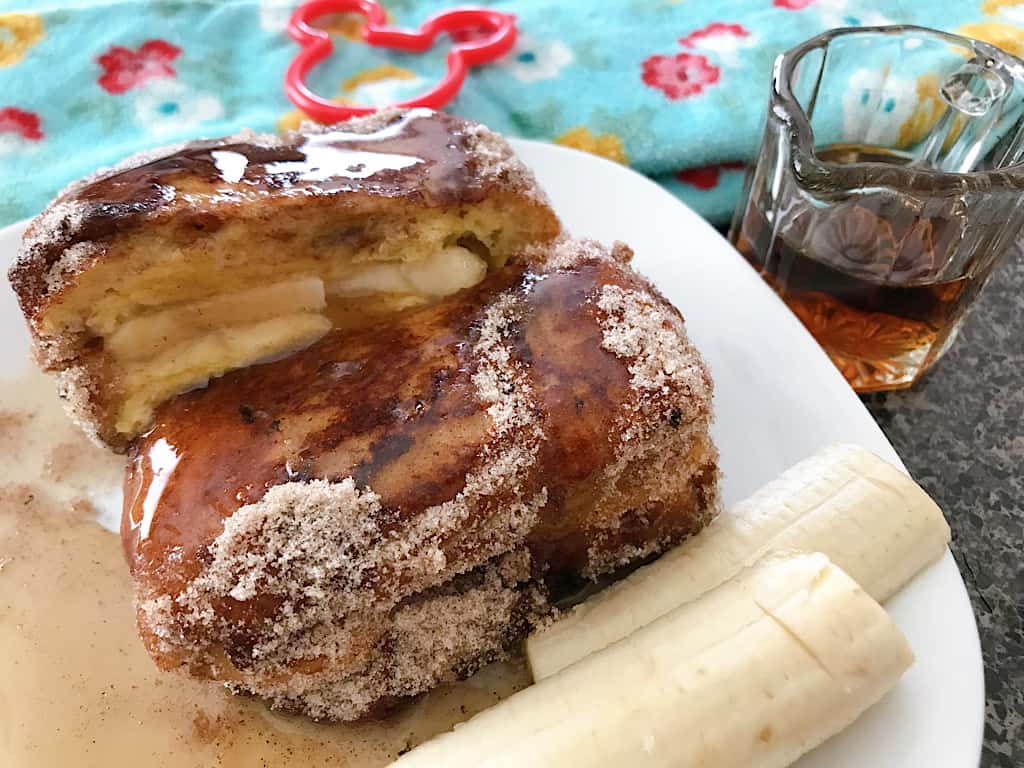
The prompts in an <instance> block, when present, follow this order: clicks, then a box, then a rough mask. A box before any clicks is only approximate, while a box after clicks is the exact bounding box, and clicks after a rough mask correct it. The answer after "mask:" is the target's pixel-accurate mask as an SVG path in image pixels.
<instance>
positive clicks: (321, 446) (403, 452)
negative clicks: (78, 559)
mask: <svg viewBox="0 0 1024 768" xmlns="http://www.w3.org/2000/svg"><path fill="white" fill-rule="evenodd" d="M627 259H628V251H627V249H624V248H618V249H617V250H615V251H614V252H613V253H609V252H608V251H607V250H605V249H603V248H601V247H599V246H597V245H596V244H593V243H581V242H573V241H568V242H563V243H562V244H560V245H559V246H558V248H557V249H556V250H555V251H554V253H548V252H546V251H543V250H541V249H538V251H537V253H535V254H534V255H533V257H532V258H530V257H525V258H523V259H520V260H518V261H516V262H514V263H512V264H509V265H508V266H506V267H505V268H504V269H503V270H501V271H499V272H497V273H494V274H491V275H490V276H488V277H487V278H485V280H484V281H483V282H482V283H480V284H479V285H477V286H475V287H473V288H469V289H466V290H463V291H461V292H459V293H457V294H455V295H453V296H450V297H448V298H446V299H444V300H442V301H441V302H439V303H438V304H436V305H434V306H430V307H426V308H423V309H420V310H417V311H412V312H407V313H404V314H402V315H399V316H397V317H395V318H393V319H391V320H390V321H388V322H382V323H379V324H377V325H373V326H369V327H365V328H361V329H354V330H347V331H345V332H338V331H335V332H332V333H329V334H328V335H327V336H325V337H324V338H323V339H321V340H320V341H319V342H317V343H316V344H314V345H313V346H311V347H309V348H308V349H305V350H303V351H301V352H298V353H296V354H294V355H292V356H291V357H289V358H286V359H284V360H281V361H278V362H274V363H269V364H266V365H260V366H254V367H251V368H247V369H244V370H240V371H235V372H233V373H229V374H227V375H226V376H224V377H223V378H221V379H219V380H217V381H215V382H212V383H211V384H210V386H209V387H208V388H206V389H204V390H200V391H195V392H190V393H187V394H184V395H181V396H179V397H178V398H176V399H175V400H173V401H171V402H169V403H167V404H165V405H163V406H162V407H161V408H159V409H158V412H157V418H156V422H155V426H154V428H153V429H152V430H151V431H150V432H149V433H148V434H146V435H145V436H143V437H142V438H140V439H138V440H137V441H136V442H135V443H134V444H133V446H132V449H131V453H130V463H129V471H128V474H127V477H126V485H125V514H124V518H123V522H122V537H123V541H124V545H125V550H126V554H127V557H128V560H129V563H130V564H131V568H132V571H133V574H134V577H135V581H136V585H137V590H138V597H139V606H140V613H139V620H140V629H141V631H142V634H143V637H144V639H145V640H146V642H147V645H148V647H149V648H150V650H151V652H152V653H153V654H154V655H155V656H156V657H157V658H158V660H160V661H161V662H162V663H163V664H165V665H168V666H174V665H177V664H187V665H189V666H191V667H192V668H193V670H194V671H196V672H197V673H199V674H206V675H212V676H215V677H222V678H226V679H231V680H235V681H236V682H239V681H240V682H239V684H240V685H241V686H242V687H244V688H246V689H248V690H253V691H255V692H257V693H260V694H262V695H266V696H269V697H270V698H271V699H272V700H275V701H277V702H278V703H284V704H285V705H287V706H292V707H298V708H300V709H304V710H305V711H309V712H311V713H313V714H315V715H317V716H324V717H335V718H337V717H341V718H346V719H347V718H350V717H353V716H358V714H359V713H360V712H361V711H365V709H366V707H369V706H370V705H369V704H365V702H364V704H365V706H364V707H363V709H360V706H359V705H356V704H354V703H353V700H354V699H353V698H352V697H351V696H350V697H349V698H346V696H347V695H348V694H347V693H346V691H347V689H348V687H350V686H351V685H354V683H353V681H354V680H356V679H357V678H358V674H357V671H358V670H359V669H362V668H365V667H366V666H367V665H371V666H372V665H373V664H374V663H375V662H374V660H375V659H378V658H379V654H380V653H381V652H382V651H381V648H382V646H381V645H380V642H381V641H380V637H379V636H378V635H376V634H375V633H374V632H373V631H370V630H369V629H367V627H369V626H376V627H380V628H384V627H386V626H389V622H390V621H392V620H393V617H394V615H395V614H394V612H395V611H397V610H400V609H401V606H403V605H405V604H406V602H407V601H409V600H418V599H419V598H418V597H417V596H418V595H421V594H424V593H425V591H429V590H432V589H437V588H441V587H443V585H445V584H446V583H449V582H450V581H451V580H452V579H453V578H454V577H456V576H457V575H458V574H463V573H470V572H474V571H475V570H476V569H480V568H487V567H489V566H488V563H493V562H495V559H496V558H501V557H502V556H505V555H506V554H507V553H511V552H523V553H524V554H525V555H526V556H527V557H528V567H527V568H526V571H527V572H528V573H529V575H528V576H523V575H522V572H520V575H519V576H518V577H517V579H526V581H525V582H522V581H517V580H516V579H513V580H512V581H511V582H509V583H510V584H525V583H527V582H532V583H539V581H540V580H543V581H546V582H547V583H548V584H551V585H555V586H556V587H557V585H558V584H559V583H560V582H562V581H563V580H565V579H567V578H572V577H574V576H578V575H580V574H583V575H585V576H595V575H597V574H600V573H604V572H608V571H610V570H613V569H614V568H616V567H618V566H620V565H623V564H626V563H628V562H631V561H634V560H636V559H637V558H640V557H644V556H646V555H648V554H651V553H654V552H659V551H661V550H662V549H663V548H664V547H666V546H667V545H668V544H670V543H671V542H674V541H678V540H679V539H681V538H682V537H684V536H686V535H688V534H690V533H693V532H695V531H696V530H698V529H700V528H701V527H702V526H703V525H704V524H705V523H706V522H707V521H708V520H709V519H710V517H711V516H712V515H713V514H714V512H715V510H716V508H717V504H718V492H717V479H718V476H717V452H716V450H715V448H714V446H713V444H712V443H711V441H710V438H709V436H708V431H707V430H708V425H709V423H710V420H711V381H710V378H709V376H708V373H707V370H706V368H705V367H704V365H703V363H702V362H701V359H700V357H699V355H698V353H697V352H696V350H695V349H694V348H693V347H692V345H690V343H689V342H688V341H687V339H686V335H685V331H684V329H683V323H682V318H681V317H680V315H679V313H678V312H677V311H676V310H675V309H674V308H673V307H672V306H671V305H670V304H668V302H667V301H665V299H664V298H662V297H661V296H660V295H659V294H658V293H657V292H656V291H655V290H654V289H653V288H652V287H651V286H650V285H649V284H648V283H647V282H646V281H645V280H644V279H643V278H641V277H640V276H638V275H637V274H636V273H634V272H633V271H632V270H631V269H630V268H629V267H628V266H627V265H626V263H625V261H626V260H627ZM303 541H307V542H308V547H306V546H304V545H303V544H302V542H303ZM520 588H521V587H516V589H520ZM314 593H315V594H318V595H322V597H321V598H320V599H319V600H318V602H317V604H316V607H315V609H314V608H313V607H311V606H310V605H308V604H307V603H306V602H305V598H304V597H303V595H307V594H314ZM531 599H533V598H531ZM283 617H286V618H283ZM389 617H391V618H389ZM280 626H286V627H289V629H288V630H287V631H288V632H289V633H292V634H291V635H290V639H289V642H288V643H287V644H285V645H279V644H278V642H277V639H275V638H278V639H279V637H280V634H279V633H280V630H279V629H274V628H275V627H280ZM517 626H519V630H517V631H516V632H511V633H505V634H504V635H503V637H504V641H505V642H507V641H508V640H509V638H510V637H511V638H512V639H514V637H516V636H518V635H519V634H521V632H522V631H525V626H526V624H525V623H524V622H520V624H519V625H517ZM381 631H383V629H382V630H381ZM459 631H460V632H462V633H468V635H469V636H472V635H473V633H474V631H476V630H474V628H473V626H470V625H467V626H464V627H462V628H461V629H460V630H459ZM488 631H491V632H492V633H493V628H491V629H490V630H488ZM275 632H277V633H278V634H277V635H275V634H274V633H275ZM498 634H501V633H498ZM312 636H316V637H317V638H319V640H318V642H317V643H313V644H309V643H305V640H304V639H308V638H309V637H312ZM341 636H343V638H344V639H343V640H338V639H337V638H338V637H341ZM488 636H490V635H488ZM325 637H333V638H334V640H332V641H331V642H326V641H324V638H325ZM356 638H358V639H356ZM492 645H493V644H492ZM254 649H255V650H254ZM479 652H480V649H479V648H477V649H476V652H475V653H476V655H474V654H468V656H467V657H466V658H453V659H451V660H450V663H451V666H452V668H455V667H457V666H458V665H459V664H462V665H464V666H465V668H467V669H470V668H473V666H474V662H473V660H474V659H476V658H477V656H479ZM491 652H496V649H495V648H494V647H491ZM296 670H303V671H304V672H303V673H302V674H307V677H304V678H302V680H303V682H302V686H305V687H302V686H300V687H301V691H296V690H294V689H291V688H289V687H288V686H289V685H290V684H293V683H294V682H295V679H296V678H297V677H301V675H299V674H297V672H296ZM339 670H342V671H339ZM318 676H319V681H317V678H318ZM438 679H440V678H438ZM285 681H287V682H285ZM346 681H347V682H346ZM435 682H436V680H435ZM420 683H421V685H423V686H424V687H429V685H430V684H429V683H423V681H420ZM327 689H329V690H330V691H331V692H332V693H331V694H330V695H331V696H334V697H335V698H334V699H332V702H333V703H332V704H327V705H324V704H323V696H325V695H327V694H324V690H327ZM309 690H315V691H317V696H319V697H320V698H318V699H317V702H318V703H317V704H315V705H312V706H311V705H309V704H308V701H307V700H308V696H307V694H308V691H309ZM418 690H422V688H420V689H418ZM418 690H408V689H403V690H401V691H399V694H400V695H409V694H411V693H416V692H418ZM364 693H365V692H364ZM377 693H378V694H379V696H380V697H382V698H383V697H386V696H394V695H396V691H395V690H393V689H392V688H389V687H388V686H387V685H385V684H381V686H380V689H379V690H378V691H377ZM367 697H368V698H369V699H371V700H372V699H373V695H370V694H367Z"/></svg>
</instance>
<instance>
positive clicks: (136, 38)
mask: <svg viewBox="0 0 1024 768" xmlns="http://www.w3.org/2000/svg"><path fill="white" fill-rule="evenodd" d="M458 4H459V3H458V2H455V0H453V2H451V3H437V2H427V1H426V0H383V5H384V6H385V8H386V9H387V11H388V14H389V18H390V19H391V20H392V21H393V23H395V24H398V25H401V26H417V25H418V24H419V23H420V22H421V21H422V20H424V19H425V18H427V17H428V16H429V15H431V14H433V13H436V12H437V11H439V10H441V9H443V8H446V7H449V6H450V5H458ZM477 4H483V5H488V6H491V7H494V8H496V9H499V10H502V11H507V12H511V13H514V14H515V15H516V16H517V19H518V27H519V32H520V34H519V39H518V42H517V44H516V46H515V48H514V49H513V50H512V51H511V52H510V53H509V54H508V55H507V56H505V57H504V58H503V59H501V60H500V61H498V62H496V63H494V64H491V65H488V66H486V67H484V68H482V69H477V70H473V71H472V72H471V74H470V75H469V78H468V79H467V82H466V84H465V86H464V88H463V90H462V93H461V94H460V95H459V97H458V98H457V99H456V101H454V102H453V103H452V104H451V105H450V106H449V109H450V110H451V111H453V112H456V113H459V114H462V115H465V116H467V117H471V118H475V119H477V120H481V121H483V122H485V123H487V124H488V125H490V126H492V127H493V128H496V129H497V130H500V131H502V132H504V133H507V134H509V135H514V136H525V137H528V138H533V139H543V140H548V141H555V142H558V143H561V144H565V145H568V146H573V147H576V148H579V149H583V150H586V151H589V152H593V153H596V154H599V155H603V156H605V157H607V158H609V159H611V160H614V161H617V162H621V163H628V164H629V165H631V166H632V167H634V168H636V169H637V170H639V171H641V172H643V173H646V174H649V175H651V176H653V177H654V178H655V179H657V180H658V181H659V182H661V183H663V184H664V185H665V186H666V187H668V188H669V189H670V190H672V191H673V192H674V193H676V194H677V195H679V197H681V198H682V199H683V200H684V201H685V202H687V203H688V204H689V205H691V206H692V207H694V208H695V209H696V210H697V211H698V212H700V213H702V214H703V215H705V216H707V217H708V218H710V219H712V220H713V221H715V222H716V223H722V222H724V221H726V220H727V219H728V217H729V215H730V212H731V211H732V209H733V207H734V205H735V203H736V195H737V194H738V191H739V186H740V182H741V177H742V168H743V164H744V163H746V162H749V161H750V160H751V159H752V158H753V156H754V153H755V152H756V149H757V145H758V143H759V140H760V135H761V131H762V128H763V124H764V110H765V105H766V102H767V95H768V88H769V79H770V75H771V67H772V62H773V60H774V58H775V57H776V55H777V54H778V53H780V52H781V51H783V50H785V49H787V48H789V47H791V46H792V45H794V44H796V43H798V42H799V41H801V40H803V39H805V38H808V37H810V36H812V35H814V34H817V33H818V32H821V31H822V30H824V29H827V28H830V27H836V26H850V25H862V24H889V23H915V24H921V25H925V26H936V25H940V26H941V27H942V28H944V29H947V30H950V31H960V32H962V33H965V34H968V35H971V36H973V37H980V38H984V39H987V40H989V41H991V42H995V43H996V44H999V45H1002V46H1003V47H1005V48H1007V49H1008V50H1010V51H1011V52H1014V53H1018V54H1019V53H1021V52H1022V50H1024V30H1022V29H1021V27H1019V26H1018V24H1024V0H714V1H713V2H712V1H710V0H676V1H673V0H623V1H621V2H596V1H594V2H586V1H584V0H518V1H516V0H499V1H497V2H486V1H485V2H477ZM293 6H294V3H293V2H291V0H64V1H63V2H35V3H33V2H25V1H24V0H23V1H22V2H17V0H15V2H10V0H0V225H3V224H8V223H11V222H14V221H17V220H19V219H23V218H25V217H28V216H31V215H33V214H35V213H37V212H38V211H39V210H40V209H41V208H42V207H43V206H44V205H45V204H46V203H47V201H48V200H49V199H50V198H51V197H52V196H53V195H54V194H55V193H56V192H57V190H59V189H60V187H62V186H63V185H64V184H66V183H67V182H68V181H70V180H72V179H74V178H76V177H79V176H82V175H84V174H86V173H88V172H90V171H92V170H94V169H95V168H97V167H99V166H103V165H108V164H110V163H112V162H115V161H117V160H118V159H120V158H121V157H123V156H124V155H126V154H129V153H131V152H134V151H137V150H140V149H144V148H147V147H151V146H154V145H158V144H162V143H170V142H174V141H177V140H180V139H185V138H191V137H198V136H216V135H221V134H225V133H229V132H233V131H236V130H238V129H239V128H242V127H250V128H254V129H257V130H270V131H272V130H283V129H286V128H289V127H294V126H296V125H298V124H299V123H300V122H301V120H302V119H303V116H302V115H301V113H298V112H296V111H294V108H293V107H292V106H291V105H290V103H289V102H288V100H287V99H286V98H285V95H284V90H283V87H282V82H283V76H284V72H285V69H286V67H287V65H288V62H289V61H290V59H291V58H292V57H293V56H294V55H295V53H296V50H297V46H296V45H295V44H294V43H293V42H292V41H291V40H290V39H289V38H288V37H287V35H286V33H285V25H286V23H287V20H288V17H289V15H290V13H291V11H292V8H293ZM322 24H323V26H324V27H325V28H327V29H328V30H329V31H330V32H331V34H332V36H333V37H334V40H335V43H336V51H335V54H334V56H333V57H332V58H331V59H330V60H329V61H328V62H325V63H324V64H323V65H321V66H320V67H319V68H317V70H316V71H315V72H314V73H313V74H312V76H311V78H310V82H311V85H313V86H314V87H315V88H316V89H318V91H319V92H320V93H321V94H324V95H326V96H330V97H332V98H337V99H338V100H341V101H349V102H353V103H359V104H372V105H379V104H385V103H389V102H393V101H396V100H401V99H403V98H407V97H409V96H411V95H413V94H415V93H418V92H420V91H422V90H424V88H425V86H427V85H429V84H430V83H431V82H432V81H434V80H436V79H437V78H438V76H439V75H440V74H441V73H442V72H443V69H444V57H445V53H446V48H447V45H448V44H449V41H448V40H444V41H441V42H439V44H438V45H436V46H435V47H434V49H432V50H431V51H430V52H428V53H425V54H418V55H417V54H405V53H398V52H394V51H387V50H381V49H376V48H369V47H367V46H365V45H363V44H362V43H361V42H360V37H359V34H360V30H361V17H358V16H354V15H350V14H344V15H335V16H330V17H326V18H325V19H323V20H322ZM865 67H866V68H868V69H870V62H865ZM910 90H913V89H910ZM915 103H916V96H915ZM901 109H902V107H901V106H900V105H898V104H897V105H895V107H894V110H895V112H896V113H897V114H899V113H900V110H901ZM854 117H855V116H854ZM902 117H903V119H904V120H905V121H906V123H907V125H908V126H910V128H913V121H914V120H915V119H918V118H919V117H920V115H916V114H915V113H914V107H913V106H912V105H911V106H908V107H907V109H906V115H905V116H902Z"/></svg>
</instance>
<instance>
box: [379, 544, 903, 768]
mask: <svg viewBox="0 0 1024 768" xmlns="http://www.w3.org/2000/svg"><path fill="white" fill-rule="evenodd" d="M912 661H913V654H912V653H911V651H910V648H909V647H908V646H907V643H906V641H905V639H904V638H903V636H902V634H900V631H899V630H898V629H897V627H896V625H895V624H894V623H893V622H892V620H891V619H890V618H889V616H888V615H887V614H886V612H885V611H884V610H883V609H882V607H881V606H879V605H878V603H876V602H875V601H874V600H873V599H872V598H871V597H870V596H869V595H868V594H867V593H865V592H864V591H863V590H862V589H861V588H860V587H859V586H858V585H857V584H856V583H855V582H854V581H853V580H852V579H851V578H850V577H849V576H847V575H846V574H845V573H843V571H842V570H840V569H839V568H838V567H837V566H835V565H833V564H832V563H831V562H829V560H828V558H827V557H825V556H824V555H821V554H810V555H795V556H771V557H769V558H768V559H767V560H764V561H762V562H760V563H758V564H757V565H756V566H755V567H753V568H751V569H748V570H746V571H744V572H743V573H742V574H741V575H740V576H739V577H737V578H735V579H732V580H730V581H727V582H725V583H724V584H722V585H721V586H719V587H718V588H717V589H714V590H712V591H710V592H708V593H707V594H705V595H704V596H703V597H701V598H700V599H699V600H696V601H695V602H692V603H690V604H688V605H684V606H682V607H679V608H676V609H674V610H672V611H671V612H669V613H668V614H667V615H665V616H662V617H661V618H660V619H658V620H657V621H655V622H653V623H651V624H649V625H647V626H645V627H643V628H642V629H638V630H637V631H636V632H634V633H633V634H632V635H630V636H629V637H628V638H626V639H624V640H622V641H620V642H618V643H615V644H614V645H612V646H610V647H608V648H605V649H604V650H602V651H600V652H599V653H596V654H594V655H592V656H590V657H588V658H586V659H583V660H582V661H580V662H579V663H578V664H575V665H573V666H572V667H570V668H568V669H565V670H563V671H562V672H560V673H559V674H557V675H554V676H553V677H550V678H548V679H545V680H542V681H541V682H539V683H537V684H536V685H533V686H531V687H529V688H527V689H525V690H524V691H521V692H519V693H517V694H515V695H514V696H512V697H511V698H509V699H506V700H505V701H503V702H501V703H499V704H497V705H496V706H494V707H492V708H490V709H488V710H486V711H485V712H482V713H481V714H479V715H477V716H476V717H474V718H473V719H472V720H470V721H469V722H467V723H464V724H463V725H461V726H456V729H455V730H454V731H452V732H449V733H446V734H444V735H442V736H440V737H438V738H436V739H433V740H432V741H429V742H427V743H426V744H423V745H421V746H420V747H417V748H416V749H414V750H412V751H411V752H409V753H408V754H406V755H405V756H403V757H401V758H399V759H398V761H396V762H395V763H394V764H393V765H394V766H395V767H396V768H419V766H430V767H431V768H435V767H436V766H445V768H463V767H464V766H465V767H467V768H468V767H469V766H473V768H513V767H514V768H548V767H549V766H550V767H551V768H555V767H557V768H563V767H564V766H568V765H572V766H578V767H580V768H604V767H605V766H607V767H608V768H612V767H613V766H614V768H621V766H630V768H659V767H661V766H664V767H665V768H668V767H669V766H671V767H672V768H690V766H693V767H694V768H696V767H697V766H715V767H716V768H749V767H750V766H758V768H781V767H782V766H785V765H789V764H790V763H791V762H793V761H794V760H796V759H797V758H798V757H799V756H800V755H802V754H804V753H805V752H807V751H809V750H811V749H813V748H814V747H815V746H817V745H818V744H820V743H821V742H823V741H824V740H825V739H827V738H828V737H830V736H832V735H833V734H835V733H837V732H839V731H841V730H842V729H843V728H845V727H846V726H848V725H849V724H850V723H852V722H853V721H854V720H855V719H856V718H857V717H858V716H859V715H860V714H861V713H862V712H864V710H866V709H867V708H868V707H870V706H871V705H872V704H874V703H875V702H876V701H878V699H880V698H881V697H882V695H883V694H885V692H886V691H888V690H889V689H890V688H891V687H892V686H893V685H894V684H895V683H896V681H897V680H898V679H899V678H900V675H902V674H903V672H904V670H906V669H907V667H908V666H910V664H911V662H912Z"/></svg>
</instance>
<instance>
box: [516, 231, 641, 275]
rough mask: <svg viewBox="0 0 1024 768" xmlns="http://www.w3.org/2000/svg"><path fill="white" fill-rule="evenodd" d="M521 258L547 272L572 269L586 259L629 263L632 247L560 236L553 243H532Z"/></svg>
mask: <svg viewBox="0 0 1024 768" xmlns="http://www.w3.org/2000/svg"><path fill="white" fill-rule="evenodd" d="M523 258H524V259H526V261H528V262H529V263H532V264H536V265H537V266H538V267H539V268H542V269H544V270H545V271H548V272H554V271H558V270H565V269H573V268H574V267H578V266H579V265H580V264H583V263H584V262H588V261H612V262H616V263H618V264H629V263H630V261H632V259H633V249H632V248H630V247H629V246H628V245H626V244H625V243H623V242H621V241H619V240H616V241H615V242H614V243H612V246H611V247H610V248H609V247H608V246H607V245H605V244H604V243H601V242H598V241H597V240H591V239H589V238H581V239H578V240H576V239H573V238H570V237H562V238H559V239H558V240H556V241H555V242H554V243H544V244H541V245H533V246H530V247H529V248H527V249H526V250H525V251H524V253H523Z"/></svg>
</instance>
